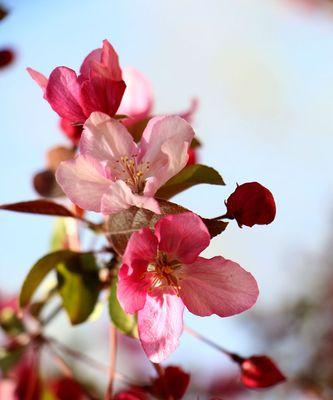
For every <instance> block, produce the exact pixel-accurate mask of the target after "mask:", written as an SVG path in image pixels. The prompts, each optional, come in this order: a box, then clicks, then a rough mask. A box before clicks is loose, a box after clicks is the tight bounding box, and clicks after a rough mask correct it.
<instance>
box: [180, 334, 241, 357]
mask: <svg viewBox="0 0 333 400" xmlns="http://www.w3.org/2000/svg"><path fill="white" fill-rule="evenodd" d="M184 330H185V331H186V332H187V333H189V334H190V335H191V336H193V337H195V338H196V339H199V340H201V342H203V343H206V344H208V346H210V347H213V348H214V349H216V350H218V351H219V352H221V353H223V354H225V355H227V356H228V357H229V358H231V359H232V360H233V361H235V362H240V361H241V360H242V357H240V356H239V355H238V354H235V353H232V352H231V351H228V350H227V349H225V348H224V347H222V346H220V345H219V344H217V343H215V342H213V341H212V340H210V339H208V338H206V337H205V336H203V335H201V334H200V333H199V332H197V331H195V330H194V329H192V328H189V327H188V326H184Z"/></svg>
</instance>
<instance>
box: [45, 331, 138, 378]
mask: <svg viewBox="0 0 333 400" xmlns="http://www.w3.org/2000/svg"><path fill="white" fill-rule="evenodd" d="M46 340H47V341H49V342H51V343H53V344H54V345H56V346H57V348H58V349H59V350H60V351H62V352H64V353H65V354H67V355H68V356H70V357H72V358H74V359H76V360H78V361H81V362H82V363H85V364H86V365H87V366H89V367H91V368H95V369H96V370H99V371H101V372H103V373H108V372H109V367H108V366H107V365H105V364H103V363H101V362H100V361H97V360H95V359H94V358H92V357H90V356H88V355H86V354H84V353H81V352H79V351H77V350H74V349H72V348H71V347H69V346H67V345H66V344H64V343H62V342H59V341H58V340H57V339H54V338H47V339H46ZM115 378H116V379H119V380H120V381H122V382H124V383H127V384H131V385H138V386H140V385H141V383H138V382H132V381H131V379H130V378H129V377H127V376H126V375H124V374H122V373H120V372H115Z"/></svg>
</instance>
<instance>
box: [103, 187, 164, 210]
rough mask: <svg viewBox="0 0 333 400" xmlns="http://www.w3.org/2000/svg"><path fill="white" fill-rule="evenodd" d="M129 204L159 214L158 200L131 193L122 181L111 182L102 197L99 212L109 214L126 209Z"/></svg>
mask: <svg viewBox="0 0 333 400" xmlns="http://www.w3.org/2000/svg"><path fill="white" fill-rule="evenodd" d="M131 206H135V207H138V208H145V209H147V210H150V211H152V212H154V213H156V214H160V207H159V205H158V202H157V201H156V200H155V199H154V198H153V197H147V196H141V195H139V194H135V193H132V191H131V189H130V187H129V186H127V184H126V183H125V182H124V181H121V180H118V181H116V182H112V183H111V184H110V186H109V190H108V191H107V193H105V194H104V196H103V197H102V207H101V212H102V213H103V214H105V215H110V214H115V213H117V212H119V211H122V210H126V209H127V208H129V207H131Z"/></svg>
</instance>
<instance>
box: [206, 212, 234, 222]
mask: <svg viewBox="0 0 333 400" xmlns="http://www.w3.org/2000/svg"><path fill="white" fill-rule="evenodd" d="M211 219H212V220H213V221H217V220H219V219H234V217H233V216H232V215H228V213H226V214H223V215H219V216H218V217H215V218H211Z"/></svg>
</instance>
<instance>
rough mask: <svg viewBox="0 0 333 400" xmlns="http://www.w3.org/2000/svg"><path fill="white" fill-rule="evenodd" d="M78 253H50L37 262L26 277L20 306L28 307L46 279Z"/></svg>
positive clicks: (67, 251) (66, 251)
mask: <svg viewBox="0 0 333 400" xmlns="http://www.w3.org/2000/svg"><path fill="white" fill-rule="evenodd" d="M76 254H79V253H76V252H73V251H70V250H59V251H55V252H53V253H49V254H47V255H46V256H44V257H42V258H41V259H40V260H38V261H37V262H36V264H35V265H34V266H33V267H32V268H31V270H30V271H29V273H28V275H27V276H26V278H25V280H24V282H23V286H22V289H21V293H20V306H21V307H26V306H27V305H28V304H29V303H30V301H31V299H32V296H33V295H34V293H35V291H36V290H37V288H38V287H39V285H40V284H41V283H42V281H43V280H44V279H45V277H46V276H47V275H48V274H49V273H50V272H51V271H52V270H54V269H55V268H56V266H57V265H58V264H59V263H63V262H67V261H68V260H70V259H71V258H72V257H75V256H76Z"/></svg>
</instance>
